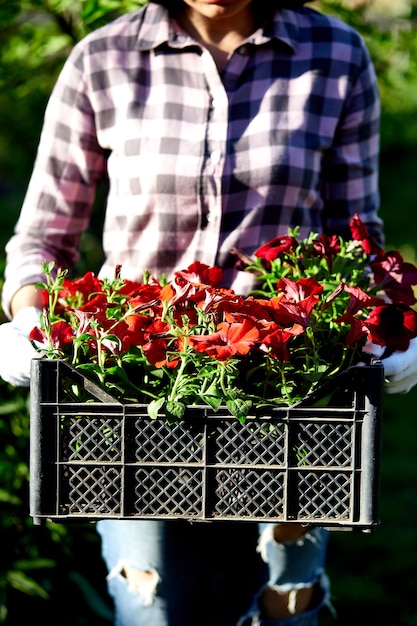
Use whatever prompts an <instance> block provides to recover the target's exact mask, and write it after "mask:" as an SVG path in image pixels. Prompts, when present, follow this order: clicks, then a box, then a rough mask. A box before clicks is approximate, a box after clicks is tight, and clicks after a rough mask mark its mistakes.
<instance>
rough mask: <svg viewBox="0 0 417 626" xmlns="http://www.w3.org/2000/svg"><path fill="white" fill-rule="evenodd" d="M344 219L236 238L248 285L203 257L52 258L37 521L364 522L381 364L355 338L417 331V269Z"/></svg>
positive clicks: (371, 512) (400, 345)
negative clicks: (129, 276) (251, 240)
mask: <svg viewBox="0 0 417 626" xmlns="http://www.w3.org/2000/svg"><path fill="white" fill-rule="evenodd" d="M351 232H352V238H351V239H350V240H348V241H344V240H343V239H342V238H340V237H337V236H326V235H318V234H315V233H311V234H310V235H309V236H308V237H307V238H305V239H300V238H299V236H298V230H297V229H294V230H292V231H290V232H289V233H288V234H287V235H284V236H281V237H278V238H277V239H275V240H273V241H271V242H268V243H267V244H265V245H264V246H262V247H261V248H259V249H258V250H257V252H256V253H255V255H254V256H253V257H252V258H247V257H245V255H243V254H242V253H241V252H240V251H239V250H234V251H233V252H234V254H235V255H236V262H237V263H238V264H239V265H240V266H241V269H242V271H247V272H252V273H253V275H254V276H255V277H256V280H257V285H258V287H257V288H256V289H254V290H253V292H251V293H250V294H248V295H246V296H241V295H238V294H236V293H235V292H233V291H232V290H230V289H225V288H222V287H220V286H219V285H220V283H221V270H220V269H219V268H217V267H207V266H206V265H203V264H201V263H199V262H195V263H193V264H192V265H191V266H190V267H188V268H187V269H184V270H182V271H177V272H176V273H175V274H174V276H173V277H172V279H171V280H168V279H166V278H165V277H156V276H153V275H152V274H151V273H150V272H147V273H146V274H145V276H144V279H143V281H141V282H132V281H128V280H124V279H123V278H122V275H121V274H122V268H117V269H116V272H115V276H114V277H113V278H110V279H99V278H98V277H97V276H95V275H94V274H92V273H91V272H88V273H87V274H85V275H84V276H82V277H81V278H77V279H74V280H72V279H70V278H68V276H67V274H66V272H65V271H61V270H59V269H58V271H56V272H55V268H54V267H53V265H46V264H45V265H44V271H45V282H43V283H41V284H40V285H39V289H41V290H42V293H43V294H44V304H45V307H44V311H43V314H42V317H41V323H40V325H39V327H36V328H34V329H33V331H32V333H31V339H32V340H33V341H34V342H36V345H37V346H38V348H39V351H40V355H41V356H43V357H44V358H41V359H39V360H37V363H36V368H37V371H38V372H39V371H42V368H41V365H42V363H43V364H45V365H46V364H49V365H51V364H52V365H54V364H55V366H54V367H50V368H49V369H48V370H47V373H46V374H45V378H46V382H45V381H44V383H45V384H44V383H42V384H40V389H37V388H36V389H34V393H33V394H32V397H33V400H32V406H31V413H32V415H31V422H32V425H31V458H32V461H31V468H32V469H31V473H32V479H31V489H32V494H33V495H32V497H31V499H32V505H31V511H32V515H33V516H34V518H35V519H39V518H42V517H52V518H56V519H63V518H66V517H68V516H76V517H90V518H91V517H93V518H99V517H109V516H110V517H111V516H116V517H118V518H120V517H126V518H131V517H145V518H146V517H152V518H154V517H155V516H156V517H181V518H183V519H184V518H185V519H187V518H189V519H196V518H200V519H218V518H221V519H225V518H233V519H258V518H259V519H263V520H268V519H270V520H275V521H281V522H285V521H294V520H299V521H303V522H310V523H311V522H314V523H321V524H322V525H323V524H325V525H328V526H329V525H332V526H333V525H336V526H337V525H345V526H346V525H347V526H353V525H355V524H356V525H360V526H362V527H369V526H371V525H373V524H374V523H375V519H376V487H377V484H378V437H379V428H378V420H379V415H380V397H381V394H382V375H381V370H382V368H381V367H380V366H379V367H377V370H378V375H377V376H373V375H371V376H370V375H368V374H369V370H375V367H376V366H372V365H366V356H365V353H364V347H365V346H366V344H367V343H368V344H370V345H372V346H373V347H375V346H379V347H380V348H381V351H385V352H390V351H392V350H405V349H406V348H407V347H408V345H409V341H410V339H411V338H413V337H415V336H417V314H416V312H415V310H414V309H413V305H414V304H415V302H416V299H415V297H414V292H413V286H414V285H415V284H417V268H416V267H415V266H414V265H412V264H410V263H407V262H405V261H404V260H403V258H402V257H401V255H400V254H399V252H397V251H388V252H384V251H383V250H382V249H381V248H380V247H379V246H378V245H377V244H376V243H375V242H374V241H373V239H372V237H370V235H369V233H368V231H367V229H366V228H365V226H364V225H363V224H362V223H361V221H360V219H359V217H358V216H355V217H354V218H353V219H352V221H351ZM45 357H46V358H45ZM358 364H361V366H358ZM61 365H62V366H65V368H67V369H66V370H65V372H66V374H65V376H63V375H62V368H61V367H58V366H61ZM67 370H68V371H69V372H70V374H69V375H67ZM71 372H74V373H76V374H77V376H75V375H74V376H73V375H72V374H71ZM80 381H81V382H83V381H89V385H84V384H79V383H80ZM38 382H39V381H38V380H35V383H34V384H35V385H37V383H38ZM41 382H42V381H41ZM91 385H93V386H94V388H97V389H101V390H105V393H106V394H107V395H106V396H105V400H104V402H103V401H101V403H100V402H99V403H97V402H96V401H95V398H97V394H93V396H91V395H90V391H91V389H92V387H91ZM329 390H330V391H329ZM236 418H237V419H236ZM53 424H54V425H55V426H54V427H53V426H52V425H53ZM51 451H52V452H51ZM60 481H61V482H60ZM43 483H45V484H43ZM55 493H57V494H58V495H57V496H56V497H55ZM48 494H49V495H48Z"/></svg>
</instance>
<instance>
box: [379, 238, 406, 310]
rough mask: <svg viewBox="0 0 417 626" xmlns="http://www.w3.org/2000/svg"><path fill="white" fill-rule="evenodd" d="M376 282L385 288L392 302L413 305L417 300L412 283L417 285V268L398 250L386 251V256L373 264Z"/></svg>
mask: <svg viewBox="0 0 417 626" xmlns="http://www.w3.org/2000/svg"><path fill="white" fill-rule="evenodd" d="M371 268H372V271H373V273H374V280H375V283H376V284H377V285H378V286H379V287H380V288H383V289H384V291H385V293H386V294H387V296H388V297H389V298H390V300H391V301H392V302H402V303H403V304H408V305H410V306H411V305H412V304H415V303H416V302H417V300H416V298H415V296H414V291H413V288H412V285H417V268H416V267H415V265H413V264H412V263H406V262H405V261H404V259H403V257H402V256H401V254H400V253H399V252H397V251H392V250H391V251H389V252H386V254H385V257H384V258H383V259H380V260H378V261H375V262H374V263H372V264H371Z"/></svg>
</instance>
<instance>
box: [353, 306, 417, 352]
mask: <svg viewBox="0 0 417 626" xmlns="http://www.w3.org/2000/svg"><path fill="white" fill-rule="evenodd" d="M365 325H366V327H367V329H368V338H369V340H370V341H372V342H373V343H376V344H378V345H381V346H387V348H388V349H389V350H402V351H404V350H407V348H408V346H409V344H410V339H413V337H416V336H417V313H416V312H415V311H414V310H413V309H412V308H410V307H409V306H407V305H405V304H385V305H383V306H378V307H376V308H375V309H373V311H371V313H370V314H369V315H368V317H367V319H366V320H365Z"/></svg>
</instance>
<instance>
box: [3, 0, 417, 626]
mask: <svg viewBox="0 0 417 626" xmlns="http://www.w3.org/2000/svg"><path fill="white" fill-rule="evenodd" d="M140 4H143V2H140V1H137V2H134V1H133V0H0V281H1V279H2V276H3V270H4V245H5V243H6V241H7V240H8V238H9V237H10V235H11V233H12V229H13V226H14V223H15V221H16V219H17V216H18V213H19V210H20V206H21V203H22V199H23V195H24V192H25V189H26V185H27V182H28V179H29V176H30V172H31V168H32V164H33V160H34V157H35V154H36V147H37V142H38V138H39V132H40V128H41V123H42V117H43V111H44V108H45V104H46V101H47V98H48V95H49V93H50V90H51V88H52V85H53V83H54V80H55V78H56V75H57V73H58V71H59V69H60V67H61V66H62V63H63V61H64V59H65V58H66V56H67V54H68V52H69V51H70V49H71V47H72V46H73V45H74V43H75V42H76V41H77V40H79V39H80V37H82V36H83V35H85V34H86V33H87V32H89V31H90V30H92V29H94V28H96V27H98V26H99V25H101V24H102V23H105V22H107V21H109V20H110V19H111V18H113V17H115V16H116V15H117V14H118V13H120V12H124V11H128V10H132V9H135V8H137V7H138V6H139V5H140ZM311 5H312V6H315V7H316V8H318V9H319V10H323V11H325V12H329V13H332V14H334V15H338V16H339V17H341V18H342V19H344V20H345V21H346V22H348V23H350V24H352V25H353V26H355V27H356V28H357V29H358V30H359V31H360V32H361V33H362V35H363V36H364V38H365V40H366V42H367V44H368V47H369V49H370V52H371V55H372V57H373V59H374V62H375V67H376V71H377V74H378V80H379V86H380V92H381V100H382V107H383V116H382V149H381V215H382V217H383V219H384V221H385V230H386V239H387V241H386V244H387V245H386V247H387V248H397V249H400V250H401V252H402V253H403V255H404V256H405V257H406V259H407V260H409V261H411V262H416V258H415V257H416V247H417V220H416V219H415V216H414V211H415V208H416V196H417V150H416V147H417V30H416V25H417V3H416V1H413V0H396V1H395V2H393V1H391V0H340V1H339V0H322V1H321V2H312V3H311ZM98 208H99V207H98ZM96 216H97V217H96V218H95V219H94V221H93V224H92V227H91V230H90V231H89V232H88V233H87V234H86V236H85V237H84V239H83V242H82V260H81V263H80V268H79V271H80V272H81V271H83V270H86V269H94V268H95V267H96V265H97V262H98V259H99V258H100V251H99V244H98V239H97V233H98V231H99V218H98V210H97V213H96ZM3 320H4V316H3V314H2V313H1V311H0V321H3ZM416 407H417V389H414V390H412V391H411V392H410V393H409V394H407V395H404V396H385V397H384V406H383V415H384V417H383V433H382V467H381V489H380V518H381V523H380V525H379V526H377V527H376V529H375V530H374V531H373V532H372V533H370V534H365V533H361V532H358V531H353V532H342V531H341V532H335V533H333V534H332V538H331V542H330V548H329V559H328V573H329V574H330V577H331V579H332V594H333V603H334V606H335V608H336V611H337V614H338V617H337V620H336V621H335V620H334V619H333V618H332V617H330V616H329V615H326V614H323V618H322V620H321V622H320V624H321V625H323V626H330V625H331V624H334V625H335V626H352V624H359V625H360V626H362V625H366V624H369V625H370V626H376V625H378V626H417V532H416V529H415V526H416V523H417V484H416V478H417V426H416V424H415V420H416V419H417V410H416ZM28 434H29V415H28V392H27V390H22V389H14V388H13V387H10V386H9V385H7V384H5V383H3V382H2V381H0V624H6V625H7V626H20V625H21V624H23V623H26V621H27V619H28V618H27V615H29V619H34V618H35V616H36V619H38V620H40V621H41V623H42V624H43V626H49V625H50V626H52V625H53V626H109V625H110V624H111V610H110V606H111V605H110V602H109V600H108V597H107V595H106V587H105V574H106V572H105V570H104V566H103V564H102V562H101V558H100V548H99V544H98V539H97V536H96V533H95V529H94V525H93V524H86V525H83V524H79V525H76V524H70V525H60V524H47V525H46V526H36V527H34V526H33V524H32V520H31V518H29V516H28V480H29V477H28ZM196 626H197V625H196Z"/></svg>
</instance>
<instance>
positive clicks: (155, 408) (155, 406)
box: [148, 398, 165, 419]
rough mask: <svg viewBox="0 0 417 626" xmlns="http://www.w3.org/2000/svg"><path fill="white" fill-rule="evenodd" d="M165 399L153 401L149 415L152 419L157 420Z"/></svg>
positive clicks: (149, 406) (149, 407)
mask: <svg viewBox="0 0 417 626" xmlns="http://www.w3.org/2000/svg"><path fill="white" fill-rule="evenodd" d="M164 403H165V398H157V399H156V400H152V401H151V402H149V404H148V415H149V417H151V418H152V419H156V418H157V417H158V415H159V413H160V411H161V409H162V407H163V406H164Z"/></svg>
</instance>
